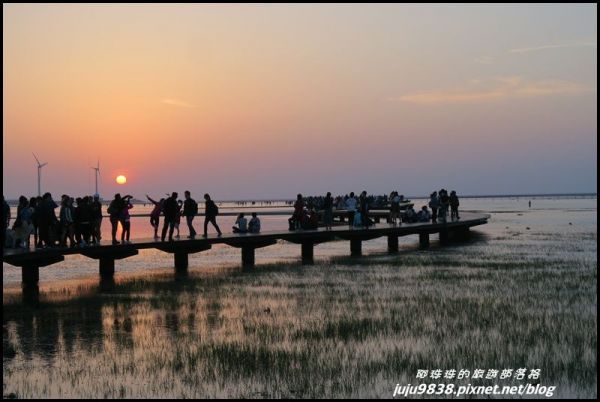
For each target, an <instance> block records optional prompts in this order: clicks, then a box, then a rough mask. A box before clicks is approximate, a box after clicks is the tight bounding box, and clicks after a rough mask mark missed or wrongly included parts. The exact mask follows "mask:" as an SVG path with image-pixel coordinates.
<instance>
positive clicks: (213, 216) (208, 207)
mask: <svg viewBox="0 0 600 402" xmlns="http://www.w3.org/2000/svg"><path fill="white" fill-rule="evenodd" d="M204 200H205V203H204V205H205V206H204V235H203V237H208V233H207V232H208V222H210V223H212V225H213V226H214V227H215V229H217V234H218V235H219V236H221V235H222V233H221V229H220V228H219V225H217V215H218V214H219V207H217V205H216V204H215V203H214V201H213V200H211V199H210V195H208V194H204Z"/></svg>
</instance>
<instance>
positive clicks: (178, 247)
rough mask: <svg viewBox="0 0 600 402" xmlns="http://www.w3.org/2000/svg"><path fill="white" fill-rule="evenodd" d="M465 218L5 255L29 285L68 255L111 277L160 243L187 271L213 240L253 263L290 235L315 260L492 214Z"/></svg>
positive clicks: (456, 227)
mask: <svg viewBox="0 0 600 402" xmlns="http://www.w3.org/2000/svg"><path fill="white" fill-rule="evenodd" d="M461 215H462V216H461V219H460V220H458V221H451V222H447V223H435V224H434V223H430V222H426V223H413V224H407V223H403V224H401V225H391V224H387V223H386V224H378V225H375V226H372V227H370V228H369V229H362V228H359V229H356V228H350V227H348V226H335V227H333V228H332V229H330V230H327V229H324V228H319V229H315V230H296V231H270V232H262V233H257V234H252V233H246V234H225V235H223V236H221V237H218V236H216V235H209V237H208V238H203V237H198V238H196V239H186V240H174V241H166V242H159V241H156V240H155V239H140V240H137V241H136V242H135V243H131V244H120V245H112V244H107V245H99V246H91V247H83V248H78V247H77V248H61V247H53V248H46V249H41V250H35V251H34V250H25V249H4V251H3V258H2V260H3V261H4V262H6V263H8V264H10V265H14V266H17V267H21V271H22V281H23V284H24V285H35V286H37V283H38V282H39V268H40V267H45V266H48V265H52V264H55V263H57V262H61V261H64V259H65V255H70V254H81V255H84V256H86V257H89V258H93V259H96V260H98V261H99V267H100V276H101V277H102V278H104V279H110V278H112V277H113V276H114V272H115V260H120V259H123V258H127V257H131V256H134V255H136V254H138V252H139V250H141V249H149V248H155V249H159V250H162V251H164V252H167V253H171V254H173V255H174V259H175V261H174V262H175V270H176V272H186V271H187V268H188V255H189V254H193V253H198V252H201V251H205V250H208V249H210V248H211V247H212V245H213V244H220V243H221V244H227V245H229V246H231V247H236V248H240V249H241V253H242V266H243V267H253V266H254V255H255V250H256V249H257V248H261V247H266V246H270V245H273V244H275V243H276V242H277V240H285V241H288V242H291V243H296V244H300V245H301V251H302V263H303V264H312V263H313V256H314V246H315V245H316V244H319V243H324V242H328V241H333V240H339V239H342V240H349V241H350V252H351V255H353V256H359V255H361V253H362V242H363V241H366V240H371V239H375V238H378V237H384V236H387V238H388V251H389V252H397V251H398V238H399V237H400V236H407V235H413V234H418V235H419V242H420V245H421V247H422V248H427V247H428V246H429V235H430V234H433V233H439V236H440V242H442V243H443V242H445V241H447V239H448V237H449V236H455V235H459V236H464V235H466V234H467V233H468V231H469V228H470V227H472V226H477V225H483V224H486V223H487V221H488V219H489V218H490V215H488V214H476V213H467V212H463V213H462V214H461Z"/></svg>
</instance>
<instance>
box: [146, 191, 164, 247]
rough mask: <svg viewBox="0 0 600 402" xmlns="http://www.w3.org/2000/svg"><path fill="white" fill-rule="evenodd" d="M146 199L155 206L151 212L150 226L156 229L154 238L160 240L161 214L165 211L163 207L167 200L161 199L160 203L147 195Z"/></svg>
mask: <svg viewBox="0 0 600 402" xmlns="http://www.w3.org/2000/svg"><path fill="white" fill-rule="evenodd" d="M146 198H147V199H148V201H150V202H151V203H152V204H154V209H153V210H152V212H150V225H152V227H153V228H154V238H155V239H158V227H159V226H160V213H161V212H162V210H163V205H164V203H165V199H164V198H161V199H160V201H158V202H157V201H154V200H153V199H152V198H150V196H149V195H148V194H146Z"/></svg>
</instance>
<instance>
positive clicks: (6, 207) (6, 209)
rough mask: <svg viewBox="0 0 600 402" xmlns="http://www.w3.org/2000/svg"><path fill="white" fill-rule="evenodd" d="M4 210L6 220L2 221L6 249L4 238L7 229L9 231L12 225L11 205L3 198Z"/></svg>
mask: <svg viewBox="0 0 600 402" xmlns="http://www.w3.org/2000/svg"><path fill="white" fill-rule="evenodd" d="M2 208H3V209H4V218H3V219H2V247H4V236H6V229H8V225H9V224H10V205H8V203H7V202H6V200H5V199H4V196H2Z"/></svg>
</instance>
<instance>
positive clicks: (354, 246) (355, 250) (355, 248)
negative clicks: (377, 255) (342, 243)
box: [350, 239, 362, 257]
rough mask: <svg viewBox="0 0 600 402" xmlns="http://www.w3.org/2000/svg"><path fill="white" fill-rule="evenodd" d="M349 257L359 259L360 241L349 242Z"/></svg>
mask: <svg viewBox="0 0 600 402" xmlns="http://www.w3.org/2000/svg"><path fill="white" fill-rule="evenodd" d="M350 255H352V256H353V257H360V256H361V255H362V240H360V239H351V240H350Z"/></svg>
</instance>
